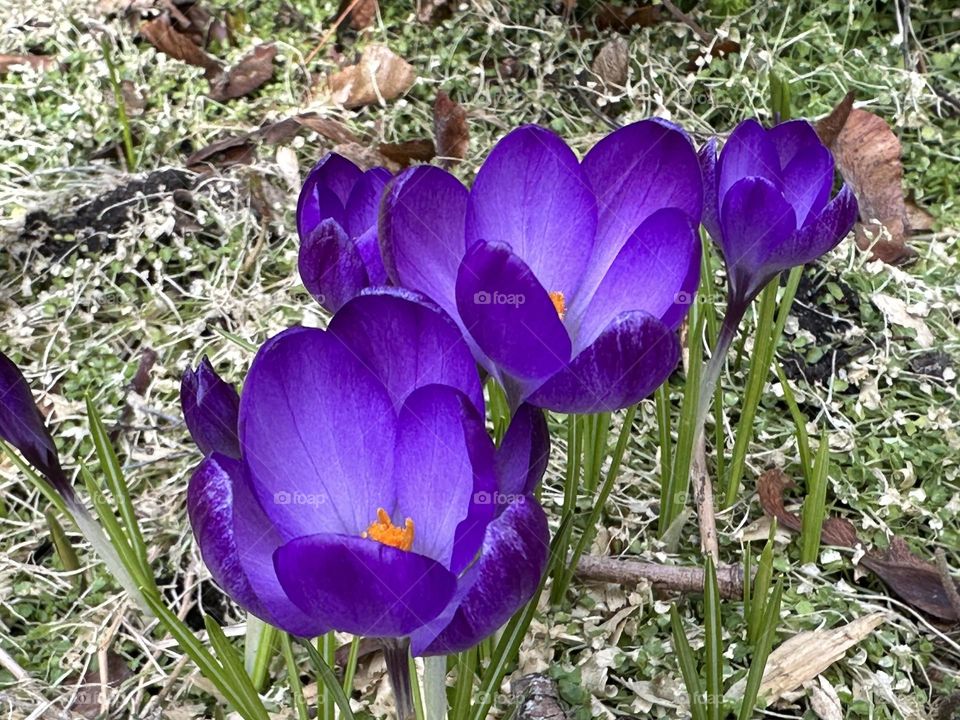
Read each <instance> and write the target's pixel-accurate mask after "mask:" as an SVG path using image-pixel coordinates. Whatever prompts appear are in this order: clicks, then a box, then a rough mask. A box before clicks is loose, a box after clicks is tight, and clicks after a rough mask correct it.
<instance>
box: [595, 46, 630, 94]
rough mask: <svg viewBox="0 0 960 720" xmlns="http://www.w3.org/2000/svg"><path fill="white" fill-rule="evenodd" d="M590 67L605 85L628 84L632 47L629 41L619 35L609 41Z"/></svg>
mask: <svg viewBox="0 0 960 720" xmlns="http://www.w3.org/2000/svg"><path fill="white" fill-rule="evenodd" d="M590 69H591V70H593V74H594V75H596V76H597V77H599V78H600V80H602V81H603V83H604V84H605V85H617V86H621V87H622V86H623V85H626V84H627V76H628V72H629V70H630V47H629V45H628V44H627V41H626V40H625V39H624V38H622V37H620V36H619V35H618V36H617V37H615V38H613V39H612V40H610V41H609V42H607V44H606V45H604V46H603V47H602V48H600V52H598V53H597V56H596V57H595V58H594V59H593V65H591V66H590Z"/></svg>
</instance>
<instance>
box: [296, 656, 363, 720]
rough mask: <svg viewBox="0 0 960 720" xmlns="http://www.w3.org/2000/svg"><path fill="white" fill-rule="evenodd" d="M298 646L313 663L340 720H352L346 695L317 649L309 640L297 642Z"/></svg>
mask: <svg viewBox="0 0 960 720" xmlns="http://www.w3.org/2000/svg"><path fill="white" fill-rule="evenodd" d="M297 642H299V643H300V645H301V646H302V647H304V648H306V650H307V655H309V656H310V662H311V663H313V667H314V669H315V670H316V671H317V676H318V678H319V680H320V682H321V683H322V684H323V686H324V687H325V688H326V689H327V690H329V691H330V694H331V695H332V696H333V700H334V702H335V703H336V704H337V707H338V708H340V718H341V720H354V717H353V710H351V709H350V701H349V700H348V699H347V694H346V693H345V692H344V691H343V688H342V687H340V682H339V681H338V680H337V676H336V674H335V673H334V672H333V670H332V669H330V666H329V665H328V664H327V661H326V660H324V659H323V657H322V656H321V655H320V653H319V652H317V649H316V648H315V647H314V646H313V643H311V642H310V641H309V640H299V639H298V640H297Z"/></svg>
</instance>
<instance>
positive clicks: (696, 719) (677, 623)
mask: <svg viewBox="0 0 960 720" xmlns="http://www.w3.org/2000/svg"><path fill="white" fill-rule="evenodd" d="M670 627H671V628H672V629H673V650H674V652H675V653H676V655H677V664H678V665H679V666H680V674H681V675H682V676H683V684H684V685H686V687H687V696H688V697H689V698H690V715H691V716H692V718H693V720H707V713H706V710H704V707H703V686H702V685H701V683H700V675H699V674H698V673H697V661H696V659H695V658H694V657H693V650H691V649H690V643H689V641H688V640H687V635H686V633H685V632H684V631H683V621H682V620H681V619H680V613H679V612H678V611H677V606H676V605H671V606H670Z"/></svg>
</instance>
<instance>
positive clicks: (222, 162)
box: [184, 135, 256, 171]
mask: <svg viewBox="0 0 960 720" xmlns="http://www.w3.org/2000/svg"><path fill="white" fill-rule="evenodd" d="M255 154H256V146H255V145H254V143H253V141H252V140H251V138H250V136H249V135H233V136H230V137H226V138H223V139H221V140H216V141H214V142H212V143H210V144H209V145H207V146H206V147H203V148H201V149H200V150H197V152H195V153H193V154H192V155H190V157H188V158H187V159H186V160H185V161H184V164H185V165H186V166H187V167H188V168H190V169H191V170H198V171H199V170H204V169H209V168H210V167H218V168H226V167H230V166H231V165H249V164H250V163H252V162H253V158H254V155H255Z"/></svg>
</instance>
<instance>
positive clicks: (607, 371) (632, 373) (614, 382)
mask: <svg viewBox="0 0 960 720" xmlns="http://www.w3.org/2000/svg"><path fill="white" fill-rule="evenodd" d="M679 358H680V341H679V340H678V339H677V336H676V333H675V332H674V331H673V330H671V329H670V328H669V327H667V326H666V325H664V324H663V323H662V322H661V321H660V320H659V319H657V318H654V317H652V316H650V315H647V314H646V313H643V312H639V311H633V312H627V313H623V314H622V315H619V316H618V317H617V318H615V319H614V320H613V322H611V323H610V325H608V326H607V329H606V330H604V331H603V332H602V333H601V334H600V336H599V337H598V338H597V339H596V341H595V342H594V343H593V344H592V345H591V346H590V347H588V348H587V349H586V350H584V351H583V352H582V353H580V354H579V355H578V356H577V357H576V358H575V359H574V360H573V362H571V363H570V364H569V365H568V366H567V367H565V368H564V369H563V370H562V371H560V372H559V373H557V374H556V375H554V376H553V377H552V378H550V379H549V380H547V382H546V383H544V384H543V385H542V386H541V387H540V388H539V389H537V390H536V391H535V392H533V394H532V395H530V397H528V398H527V402H529V403H530V404H532V405H537V406H539V407H542V408H547V409H548V410H555V411H557V412H564V413H597V412H609V411H612V410H618V409H620V408H625V407H628V406H629V405H633V404H634V403H636V402H639V401H640V400H642V399H643V398H645V397H646V396H647V395H649V394H650V393H652V392H653V391H654V390H655V389H656V388H657V387H658V386H659V385H660V384H661V383H663V382H664V381H665V380H666V379H667V378H668V377H669V376H670V373H671V372H673V369H674V368H675V367H676V365H677V361H678V360H679Z"/></svg>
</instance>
